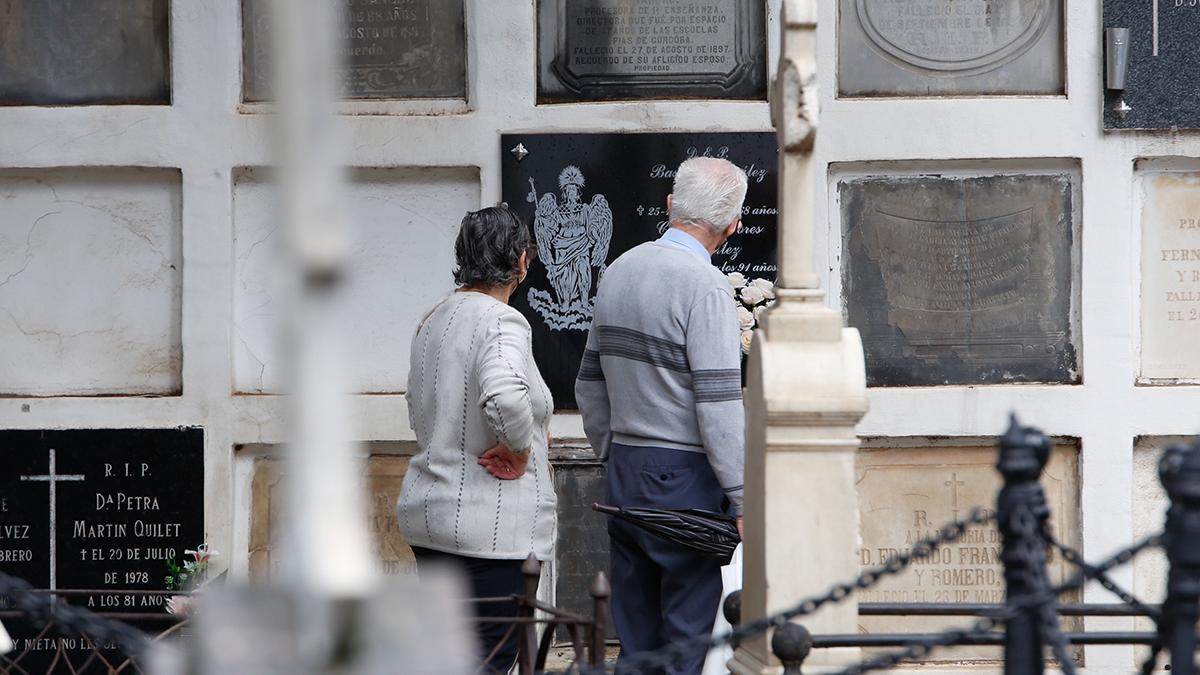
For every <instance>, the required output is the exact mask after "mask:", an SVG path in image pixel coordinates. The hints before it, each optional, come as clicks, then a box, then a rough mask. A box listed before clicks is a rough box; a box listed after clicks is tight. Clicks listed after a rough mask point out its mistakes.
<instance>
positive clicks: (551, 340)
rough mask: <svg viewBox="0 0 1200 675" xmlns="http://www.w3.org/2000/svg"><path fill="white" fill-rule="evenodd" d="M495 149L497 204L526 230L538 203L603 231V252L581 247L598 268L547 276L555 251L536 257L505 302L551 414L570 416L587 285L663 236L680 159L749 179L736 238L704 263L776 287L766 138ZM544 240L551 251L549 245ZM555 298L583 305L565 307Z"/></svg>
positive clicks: (523, 141)
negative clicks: (607, 235) (500, 198)
mask: <svg viewBox="0 0 1200 675" xmlns="http://www.w3.org/2000/svg"><path fill="white" fill-rule="evenodd" d="M518 144H519V145H520V146H521V148H522V149H523V150H524V151H525V152H527V153H528V155H527V156H524V158H523V159H517V157H518V156H519V155H521V154H522V153H513V152H511V150H512V149H513V148H515V147H516V146H517V145H518ZM501 148H502V151H503V168H502V174H503V175H502V189H503V194H504V200H505V201H506V202H508V205H509V206H510V207H511V208H513V209H515V210H516V211H517V213H519V214H520V215H521V217H522V218H523V219H524V220H525V222H526V223H528V224H529V226H530V227H531V229H533V230H534V231H535V232H536V230H537V223H538V218H537V209H538V208H539V204H538V202H541V204H543V205H545V204H547V203H549V213H548V216H549V218H550V219H553V218H555V217H559V218H562V217H565V216H566V215H567V214H568V212H570V213H573V214H576V216H578V217H582V218H583V219H584V220H585V222H584V223H583V224H584V225H585V227H586V229H587V230H588V232H589V233H590V232H593V231H596V230H597V228H600V229H603V228H605V227H607V226H608V225H607V224H608V223H611V229H612V236H611V240H610V241H609V243H608V245H607V250H606V251H605V250H600V248H602V246H598V245H597V244H589V251H588V256H589V257H590V259H591V262H593V263H599V264H593V265H591V266H590V267H589V269H588V271H587V274H581V275H564V274H561V273H560V269H561V268H556V269H554V270H551V269H549V268H548V267H547V265H546V261H548V260H552V259H553V258H554V255H555V251H553V250H542V251H539V253H538V260H537V261H535V262H534V264H533V265H532V266H530V269H529V276H528V277H527V278H526V280H525V283H524V284H523V285H521V286H520V287H519V288H517V291H516V293H514V294H513V297H512V301H511V302H512V306H513V307H516V308H517V309H518V310H520V311H521V313H522V314H524V315H525V317H526V318H527V319H529V323H530V325H531V326H532V327H533V355H534V358H535V359H536V360H537V363H538V368H539V369H540V370H541V374H542V377H543V378H545V380H546V383H547V385H549V387H550V391H551V393H552V394H553V395H554V403H555V406H556V407H557V408H559V409H573V408H575V376H576V375H577V374H578V372H579V362H580V360H581V359H582V358H583V348H584V345H585V344H586V342H587V331H588V329H589V328H590V327H591V321H592V302H593V300H594V298H595V295H596V280H597V279H598V277H599V275H600V274H601V273H602V271H603V269H604V268H605V267H606V266H607V264H608V263H611V262H612V261H613V260H615V259H616V258H617V256H619V255H621V254H622V253H624V252H625V251H627V250H629V249H631V248H633V247H634V246H637V245H638V244H641V243H644V242H647V241H650V240H653V239H657V238H658V237H659V236H660V235H661V233H662V232H663V231H665V229H666V227H667V195H668V194H670V192H671V187H672V183H673V181H674V176H675V169H676V168H677V167H678V166H679V164H680V162H682V161H683V160H685V159H687V158H688V157H693V156H712V157H721V158H725V159H728V160H729V161H731V162H733V163H735V164H737V165H738V166H740V167H742V168H743V169H745V170H746V174H747V177H748V179H749V189H748V191H747V193H746V201H745V205H744V208H743V211H742V212H743V216H742V224H743V227H742V232H741V233H739V234H736V235H734V236H733V237H731V238H730V239H729V241H728V242H726V244H725V245H724V246H723V247H722V248H721V249H719V250H718V251H717V253H716V255H714V256H713V264H714V265H716V266H717V267H718V268H720V269H721V271H723V272H742V273H743V274H745V275H746V276H747V277H751V278H753V277H761V278H764V279H768V280H770V281H774V280H775V272H776V269H777V265H776V258H775V248H776V162H777V157H776V154H777V153H776V144H775V134H774V133H767V132H753V133H648V134H505V135H503V136H502V137H501ZM585 207H586V208H585ZM543 208H544V207H543ZM581 213H582V214H584V215H582V216H580V215H579V214H581ZM543 222H546V221H545V220H544V221H543ZM589 238H590V235H589ZM546 239H547V240H548V241H550V242H552V243H551V245H550V248H551V249H554V248H555V246H554V243H553V242H556V241H558V238H557V237H556V236H552V235H548V236H547V237H546ZM601 239H602V238H601ZM572 245H575V244H572ZM551 267H553V265H552V266H551ZM576 277H579V278H581V283H582V285H583V286H584V288H574V289H572V288H565V286H569V285H571V284H568V283H566V282H564V281H563V280H564V279H568V280H570V279H572V278H576ZM564 290H565V291H571V290H573V291H574V292H575V293H577V294H578V295H579V296H580V297H582V298H584V300H583V301H582V302H580V301H576V300H573V299H568V298H566V297H564V296H565V293H564Z"/></svg>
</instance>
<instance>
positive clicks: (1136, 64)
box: [1098, 0, 1200, 129]
mask: <svg viewBox="0 0 1200 675" xmlns="http://www.w3.org/2000/svg"><path fill="white" fill-rule="evenodd" d="M1104 26H1105V28H1110V27H1111V28H1128V29H1129V63H1128V66H1127V68H1126V71H1125V88H1124V89H1123V90H1121V91H1115V90H1112V89H1105V92H1104V128H1105V129H1171V128H1180V129H1200V72H1198V71H1197V70H1196V62H1197V61H1198V60H1200V42H1198V41H1197V40H1196V36H1197V35H1200V2H1196V1H1195V0H1154V1H1153V2H1128V0H1104ZM1098 67H1100V72H1101V73H1103V72H1104V69H1103V61H1100V62H1099V63H1098Z"/></svg>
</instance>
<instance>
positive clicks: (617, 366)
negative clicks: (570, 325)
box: [575, 157, 746, 673]
mask: <svg viewBox="0 0 1200 675" xmlns="http://www.w3.org/2000/svg"><path fill="white" fill-rule="evenodd" d="M745 197H746V174H745V173H744V172H743V171H742V170H741V169H739V168H738V167H736V166H734V165H733V164H731V163H729V162H727V161H725V160H723V159H713V158H706V157H697V158H692V159H689V160H687V161H685V162H684V163H683V164H681V165H680V166H679V170H678V171H677V172H676V174H675V185H674V189H673V193H672V194H671V195H670V196H668V197H667V209H668V212H669V223H670V228H669V229H668V230H667V232H666V233H665V234H664V235H663V236H662V237H661V238H660V239H658V240H657V241H653V242H649V243H645V244H642V245H640V246H637V247H635V248H633V249H631V250H629V251H628V252H626V253H625V254H624V255H622V256H621V257H620V258H618V259H617V260H616V261H615V262H613V263H612V265H610V266H609V268H608V271H607V272H605V274H604V278H603V280H602V282H601V283H600V287H599V292H598V293H597V295H596V309H595V316H594V318H593V321H592V330H591V333H590V334H589V335H588V341H587V349H586V350H585V351H584V354H583V363H582V365H581V366H580V369H579V378H578V379H577V380H576V382H575V397H576V400H577V401H578V402H579V409H580V412H581V413H582V414H583V427H584V430H585V431H586V432H587V437H588V440H589V441H591V444H592V448H593V449H594V450H595V452H596V453H597V454H598V455H599V456H600V457H601V458H602V459H607V461H608V498H609V500H610V503H611V504H615V505H618V506H635V507H654V508H670V509H687V508H697V509H707V510H710V511H720V510H722V509H723V508H728V510H729V511H731V512H732V513H733V514H734V515H736V516H737V517H738V521H737V522H738V529H739V530H740V529H741V523H742V521H741V513H742V461H743V455H744V429H745V418H744V413H743V409H742V390H741V371H740V361H741V352H740V349H739V345H740V342H739V335H740V333H739V330H738V321H737V314H736V310H735V305H734V299H733V293H732V289H731V288H730V286H729V283H728V282H727V281H726V280H725V276H724V275H723V274H721V272H720V271H718V270H717V269H716V268H715V267H713V265H712V254H713V253H714V252H715V251H716V250H717V249H718V248H719V247H720V246H721V244H723V243H724V242H725V241H726V240H727V239H728V238H729V237H730V236H732V235H733V234H734V233H735V232H737V230H738V228H739V227H740V225H741V214H742V201H743V200H744V199H745ZM608 531H609V538H610V543H611V575H612V585H613V604H612V616H613V622H614V623H615V624H616V628H617V636H618V637H619V638H620V640H621V655H622V658H625V657H627V656H631V655H634V654H637V653H639V652H644V651H649V650H654V649H657V648H659V647H662V646H663V645H665V644H667V643H670V642H674V641H678V640H681V639H684V638H689V637H694V636H697V635H703V634H707V633H710V632H711V631H712V626H713V620H714V619H715V617H716V612H717V605H718V603H719V602H720V600H721V570H720V567H719V565H718V563H717V562H716V561H715V560H714V559H712V558H709V557H705V556H703V555H701V554H698V553H695V552H693V551H690V550H688V549H684V548H682V547H680V546H678V545H676V544H672V543H670V542H667V541H665V540H662V539H660V538H657V537H655V536H654V535H651V534H648V533H646V532H643V531H641V530H638V529H636V528H634V527H633V526H631V525H628V524H626V523H622V522H619V521H616V520H614V521H612V522H610V523H609V529H608ZM703 663H704V655H703V654H697V655H696V656H695V658H694V659H692V660H691V661H689V662H686V663H679V664H677V665H676V668H675V669H673V670H670V671H669V672H672V673H676V672H677V673H699V672H700V670H701V668H702V667H703Z"/></svg>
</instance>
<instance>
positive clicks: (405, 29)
mask: <svg viewBox="0 0 1200 675" xmlns="http://www.w3.org/2000/svg"><path fill="white" fill-rule="evenodd" d="M331 1H336V2H339V3H340V4H341V6H342V7H343V8H344V13H343V16H344V25H343V26H342V32H343V35H342V47H341V53H340V54H339V56H340V57H341V59H342V62H343V65H342V66H341V68H340V69H339V79H340V85H341V90H342V96H343V97H344V98H347V99H390V98H456V99H464V98H466V96H467V49H466V44H467V42H466V29H465V27H464V26H463V0H382V1H381V0H331ZM269 8H270V3H269V1H268V0H243V5H242V24H243V25H242V33H243V40H244V44H243V47H242V98H243V100H245V101H247V102H254V101H268V100H270V99H271V98H272V97H273V94H272V92H271V78H272V73H271V60H270V53H271V40H270V31H271V22H270V16H269V15H270V12H269V11H268V10H269Z"/></svg>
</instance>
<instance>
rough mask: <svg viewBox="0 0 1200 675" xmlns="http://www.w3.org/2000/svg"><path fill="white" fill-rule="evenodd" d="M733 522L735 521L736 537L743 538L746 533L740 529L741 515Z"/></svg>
mask: <svg viewBox="0 0 1200 675" xmlns="http://www.w3.org/2000/svg"><path fill="white" fill-rule="evenodd" d="M735 522H737V529H738V539H742V540H745V539H746V533H745V532H744V531H743V530H742V517H741V516H738V517H737V519H736V521H735Z"/></svg>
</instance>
